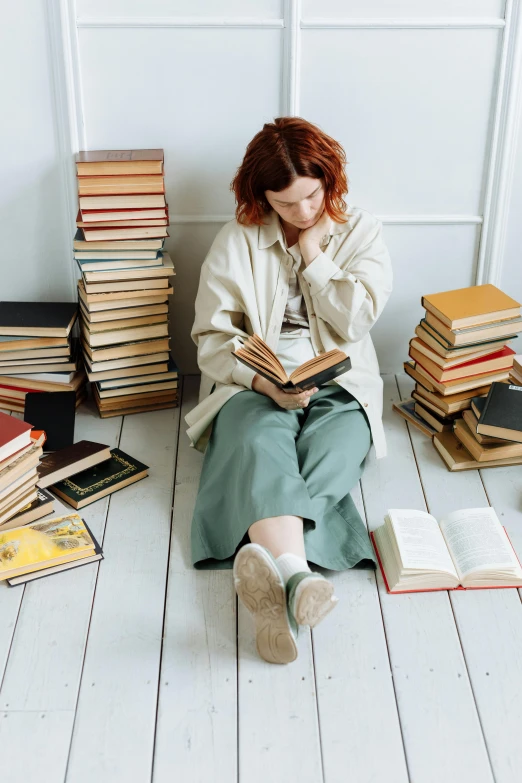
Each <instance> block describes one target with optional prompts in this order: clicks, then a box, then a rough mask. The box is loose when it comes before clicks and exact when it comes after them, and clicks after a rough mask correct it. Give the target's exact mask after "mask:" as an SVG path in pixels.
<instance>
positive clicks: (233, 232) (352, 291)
mask: <svg viewBox="0 0 522 783" xmlns="http://www.w3.org/2000/svg"><path fill="white" fill-rule="evenodd" d="M346 217H347V218H348V222H347V223H343V224H341V223H333V226H332V229H331V232H330V235H325V236H324V237H323V239H322V241H321V245H320V247H321V251H322V252H321V253H320V254H319V255H318V256H317V257H316V258H315V259H314V260H313V261H312V263H311V264H309V265H308V267H306V268H304V265H302V266H301V271H300V272H298V277H299V282H300V285H301V289H302V291H303V296H304V298H305V301H306V306H307V310H308V315H309V322H310V334H311V338H312V344H313V347H314V350H315V352H316V353H324V352H325V351H330V350H332V349H333V348H339V349H340V350H341V351H344V352H345V353H346V354H347V355H348V356H349V357H350V359H351V364H352V367H351V369H350V370H349V371H348V372H346V373H345V374H344V375H341V376H339V377H338V378H337V379H336V381H337V383H339V384H340V385H341V386H342V387H343V388H345V389H346V390H347V391H349V392H350V393H351V394H353V396H354V397H355V398H356V399H357V400H358V401H359V402H360V404H361V405H362V406H363V407H364V411H365V413H366V414H367V416H368V420H369V423H370V428H371V433H372V440H373V445H374V447H375V453H376V457H377V458H380V457H384V456H385V455H386V441H385V437H384V429H383V425H382V379H381V377H380V375H379V365H378V362H377V356H376V354H375V349H374V347H373V343H372V339H371V337H370V329H371V327H372V326H373V324H374V323H375V322H376V320H377V319H378V317H379V316H380V314H381V313H382V310H383V308H384V305H385V304H386V301H387V299H388V297H389V296H390V293H391V290H392V269H391V263H390V257H389V255H388V251H387V249H386V246H385V244H384V242H383V239H382V236H381V230H382V225H381V223H380V222H379V221H378V220H377V219H376V218H375V217H373V216H372V215H370V214H369V213H368V212H366V211H365V210H363V209H358V208H357V207H349V209H348V211H347V213H346ZM293 264H294V259H293V258H292V256H291V255H290V253H288V250H287V247H286V241H285V237H284V233H283V230H282V227H281V223H280V221H279V216H278V214H277V212H275V211H274V210H271V212H270V213H269V214H268V215H267V216H266V217H265V220H264V224H263V225H262V226H243V225H241V224H240V223H238V222H237V221H236V220H231V221H230V222H229V223H226V224H225V225H224V226H223V228H222V229H221V231H219V233H218V235H217V236H216V238H215V240H214V242H213V243H212V246H211V248H210V250H209V252H208V255H207V257H206V258H205V260H204V262H203V265H202V268H201V277H200V282H199V289H198V293H197V297H196V319H195V321H194V325H193V327H192V332H191V337H192V339H193V340H194V342H195V343H196V345H197V347H198V365H199V368H200V370H201V373H202V375H201V387H200V395H199V404H198V405H197V406H196V407H195V408H194V409H193V410H191V411H190V413H189V414H188V415H187V416H186V417H185V421H186V422H187V424H188V425H189V429H188V430H187V434H188V436H189V438H190V440H191V445H192V446H195V447H196V448H197V449H198V450H199V451H204V450H205V448H206V445H207V443H208V438H209V436H210V432H211V429H212V422H213V420H214V418H215V416H216V415H217V413H218V412H219V410H220V409H221V407H222V406H223V405H224V404H225V402H227V400H229V399H230V398H231V397H233V395H234V394H237V393H238V392H240V391H244V390H245V388H247V389H251V388H252V379H253V377H254V375H255V372H254V371H252V370H250V369H249V368H248V367H246V366H245V365H243V364H241V363H240V362H239V361H238V360H237V359H236V357H235V356H233V354H232V351H234V350H236V349H237V348H239V347H240V346H241V343H242V340H243V339H244V338H245V337H247V335H250V334H253V333H254V332H255V333H256V334H258V335H260V336H261V337H262V338H263V340H265V342H267V343H268V345H269V346H270V347H271V348H272V350H273V351H274V352H277V344H278V341H279V334H280V331H281V324H282V322H283V315H284V311H285V306H286V301H287V298H288V281H289V278H290V274H291V271H292V266H293ZM214 387H215V388H214ZM347 445H348V444H347Z"/></svg>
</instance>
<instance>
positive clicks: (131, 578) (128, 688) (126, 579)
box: [66, 408, 179, 783]
mask: <svg viewBox="0 0 522 783" xmlns="http://www.w3.org/2000/svg"><path fill="white" fill-rule="evenodd" d="M178 419H179V409H178V408H175V409H169V410H163V411H154V412H148V413H141V414H136V415H133V416H127V417H125V420H124V423H123V430H122V436H121V441H120V448H121V449H122V450H123V451H124V452H127V453H128V454H130V455H132V456H134V457H136V458H137V459H139V460H141V461H142V462H144V463H145V464H147V465H149V467H150V475H149V477H148V478H146V479H145V480H143V481H140V482H137V483H136V484H133V485H131V486H129V487H126V488H125V489H124V490H122V491H121V492H117V493H115V494H114V495H113V496H112V498H111V504H110V508H109V514H108V517H107V526H106V532H105V539H104V553H105V560H104V561H103V563H102V564H101V567H100V573H99V576H98V585H97V589H96V596H95V601H94V606H93V612H92V618H91V626H90V632H89V639H88V644H87V651H86V656H85V664H84V670H83V676H82V682H81V687H80V695H79V700H78V707H77V714H76V721H75V726H74V732H73V740H72V746H71V754H70V759H69V765H68V771H67V778H66V780H67V781H69V782H70V783H87V781H88V782H89V783H92V781H93V780H95V781H96V783H123V781H125V783H128V781H130V780H136V781H140V783H141V782H142V781H144V782H145V781H148V780H150V775H151V766H152V751H153V741H154V727H155V717H156V705H157V692H158V675H159V663H160V654H161V632H162V625H163V607H164V601H165V583H166V570H167V555H168V544H169V536H170V523H171V509H172V489H173V486H172V485H173V475H174V463H175V455H176V447H177V427H178Z"/></svg>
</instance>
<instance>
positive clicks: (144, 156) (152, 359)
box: [74, 150, 178, 418]
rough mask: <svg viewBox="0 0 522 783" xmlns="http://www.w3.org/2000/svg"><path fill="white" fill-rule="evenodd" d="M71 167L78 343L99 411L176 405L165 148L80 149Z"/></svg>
mask: <svg viewBox="0 0 522 783" xmlns="http://www.w3.org/2000/svg"><path fill="white" fill-rule="evenodd" d="M76 167H77V175H78V194H79V213H78V220H77V225H78V232H77V234H76V237H75V240H74V258H75V260H76V262H77V264H78V266H79V268H80V271H81V279H80V280H79V282H78V293H79V303H80V331H81V344H82V349H83V355H84V360H85V365H86V369H87V375H88V378H89V380H90V381H91V388H92V391H93V397H94V400H95V402H96V405H97V407H98V410H99V413H100V415H101V416H102V417H103V418H105V417H108V416H119V415H121V414H129V413H140V412H142V411H147V410H158V409H161V408H171V407H174V406H175V405H177V385H178V380H177V379H178V372H177V369H176V366H175V364H174V362H173V360H172V358H171V356H170V352H169V343H170V337H169V321H168V297H169V294H171V293H172V292H173V289H172V287H171V285H170V281H169V278H170V277H172V276H173V275H174V274H175V272H174V267H173V264H172V261H171V259H170V257H169V255H168V254H167V253H165V252H164V249H163V248H164V242H165V237H167V236H168V233H167V226H168V206H167V203H166V201H165V183H164V178H163V150H101V151H94V152H80V153H78V155H77V156H76Z"/></svg>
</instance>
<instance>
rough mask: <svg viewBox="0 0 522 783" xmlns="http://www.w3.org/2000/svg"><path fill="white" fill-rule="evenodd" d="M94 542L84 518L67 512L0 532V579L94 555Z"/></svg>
mask: <svg viewBox="0 0 522 783" xmlns="http://www.w3.org/2000/svg"><path fill="white" fill-rule="evenodd" d="M94 551H95V544H94V541H93V539H92V538H91V536H90V534H89V531H88V530H87V528H86V527H85V524H84V522H83V519H82V518H81V517H80V516H79V515H78V514H68V515H66V516H63V517H56V518H54V519H48V520H46V521H38V522H32V523H31V524H29V525H24V526H22V527H16V528H13V529H12V530H6V531H5V533H0V580H3V579H9V578H10V577H14V576H20V575H21V574H28V573H32V572H33V571H39V570H41V569H43V568H49V567H50V566H55V565H60V564H61V563H69V562H71V561H73V560H80V559H81V558H83V557H88V556H90V555H92V554H93V553H94Z"/></svg>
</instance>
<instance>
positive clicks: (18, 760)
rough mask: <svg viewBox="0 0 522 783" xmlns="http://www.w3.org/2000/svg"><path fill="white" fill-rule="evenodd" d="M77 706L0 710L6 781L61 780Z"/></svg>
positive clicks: (53, 782) (57, 782)
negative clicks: (55, 708) (68, 739)
mask: <svg viewBox="0 0 522 783" xmlns="http://www.w3.org/2000/svg"><path fill="white" fill-rule="evenodd" d="M73 721H74V710H65V711H57V712H52V711H43V710H42V711H40V710H39V711H37V712H0V749H1V753H2V761H1V772H0V774H1V778H2V781H3V783H61V781H63V779H64V775H65V767H66V764H67V753H68V751H69V743H68V741H65V742H62V741H61V740H62V738H63V737H65V738H68V737H70V735H71V731H72V725H73Z"/></svg>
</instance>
